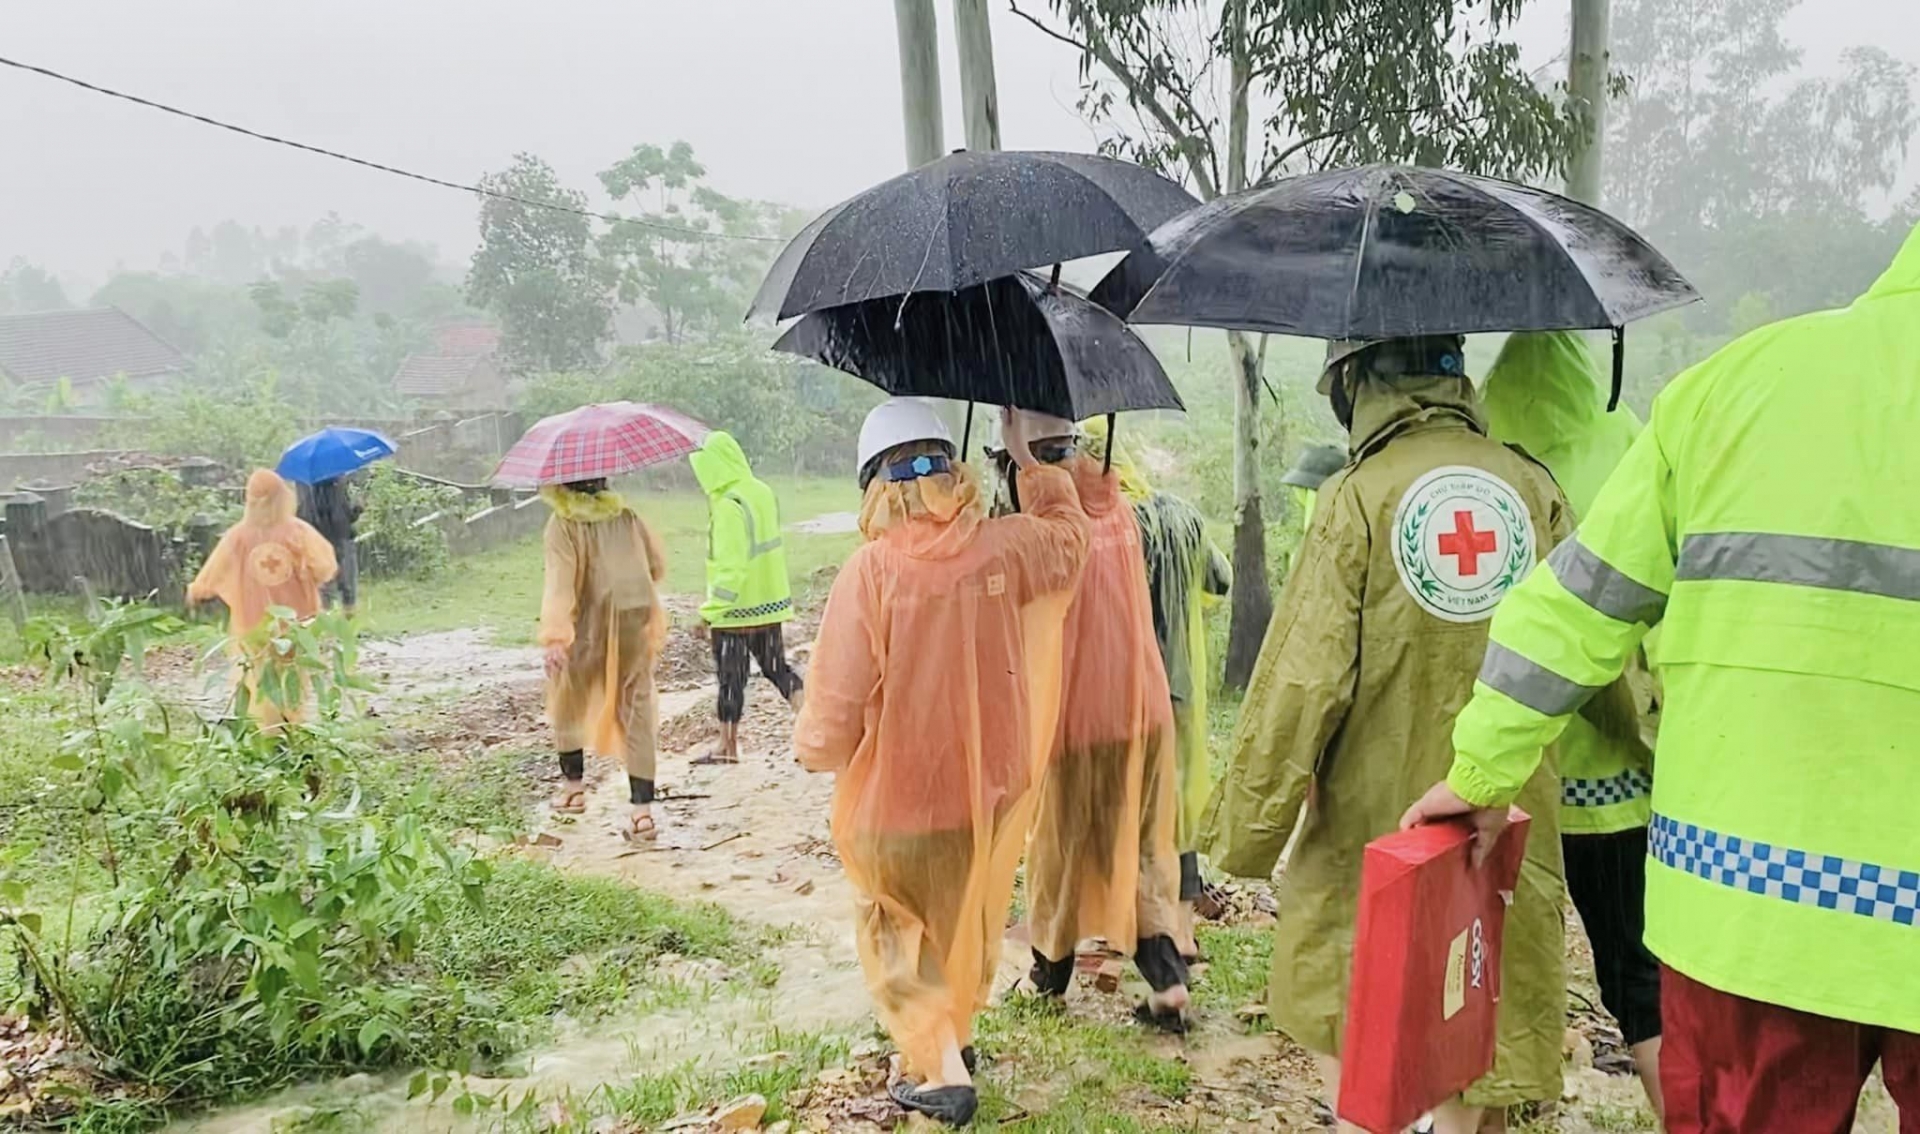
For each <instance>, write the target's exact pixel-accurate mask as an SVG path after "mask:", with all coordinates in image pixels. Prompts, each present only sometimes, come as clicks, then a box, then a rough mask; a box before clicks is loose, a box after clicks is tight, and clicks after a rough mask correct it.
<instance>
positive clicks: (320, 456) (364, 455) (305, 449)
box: [274, 425, 398, 484]
mask: <svg viewBox="0 0 1920 1134" xmlns="http://www.w3.org/2000/svg"><path fill="white" fill-rule="evenodd" d="M397 451H398V450H396V449H395V448H394V445H393V442H391V441H389V440H387V439H386V437H384V436H383V435H381V434H378V433H375V432H374V431H373V430H371V429H349V428H347V427H346V426H341V425H335V426H330V427H328V428H326V429H322V430H321V431H320V432H318V433H315V434H313V435H311V436H308V437H302V438H301V439H300V440H298V441H295V442H294V443H293V444H291V445H289V446H287V451H286V452H284V453H282V454H280V464H279V465H278V466H277V467H275V469H274V471H275V472H277V473H279V474H280V478H281V479H282V480H289V481H292V482H293V483H295V484H319V483H320V482H321V481H323V480H332V479H334V478H335V477H340V476H345V475H347V474H348V473H350V472H356V471H358V470H360V469H363V468H366V467H367V466H368V465H370V464H372V463H373V462H375V461H378V460H384V459H385V458H387V457H391V456H393V454H394V453H395V452H397Z"/></svg>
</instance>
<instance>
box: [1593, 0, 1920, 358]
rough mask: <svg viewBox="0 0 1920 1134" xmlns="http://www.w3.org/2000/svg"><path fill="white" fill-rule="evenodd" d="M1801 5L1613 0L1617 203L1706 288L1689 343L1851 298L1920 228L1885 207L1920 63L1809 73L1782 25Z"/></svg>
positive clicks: (1864, 51) (1865, 53)
mask: <svg viewBox="0 0 1920 1134" xmlns="http://www.w3.org/2000/svg"><path fill="white" fill-rule="evenodd" d="M1798 6H1799V0H1694V2H1692V3H1687V4H1673V3H1668V2H1665V0H1615V8H1614V23H1613V30H1614V45H1613V58H1614V65H1615V67H1617V68H1618V69H1619V70H1620V71H1621V72H1623V73H1624V74H1625V76H1626V79H1627V82H1626V89H1625V93H1624V94H1623V96H1622V97H1620V98H1618V99H1617V100H1616V101H1615V104H1614V107H1613V114H1612V125H1611V129H1610V143H1611V149H1610V151H1609V154H1608V168H1607V177H1606V183H1607V200H1608V204H1609V206H1610V207H1611V208H1613V209H1614V210H1615V211H1617V212H1618V213H1620V214H1621V215H1622V216H1623V217H1624V218H1625V219H1626V220H1628V221H1629V222H1631V223H1633V224H1634V225H1636V226H1637V227H1638V228H1639V229H1640V230H1641V231H1642V232H1643V233H1645V234H1646V235H1647V236H1648V237H1649V238H1650V239H1652V240H1653V241H1654V242H1655V243H1656V244H1658V245H1659V246H1660V247H1661V248H1662V250H1664V251H1665V252H1666V253H1667V254H1668V255H1669V256H1670V257H1672V259H1673V260H1674V262H1675V263H1676V264H1677V265H1678V266H1679V267H1680V269H1681V270H1682V271H1684V272H1686V273H1687V274H1688V276H1689V277H1690V278H1692V279H1693V281H1694V283H1695V284H1696V285H1697V286H1699V287H1700V290H1701V292H1702V293H1703V294H1705V295H1706V296H1707V302H1706V303H1705V304H1703V305H1701V306H1700V307H1698V308H1695V309H1692V310H1690V311H1689V312H1688V313H1687V314H1686V320H1687V322H1688V323H1689V325H1691V326H1693V327H1694V328H1695V329H1696V330H1697V331H1698V332H1699V333H1701V334H1702V335H1704V336H1706V337H1705V338H1703V340H1702V342H1701V343H1700V344H1699V346H1698V349H1696V350H1694V351H1692V352H1690V353H1691V354H1698V353H1700V352H1701V351H1704V350H1706V349H1709V348H1711V346H1712V345H1714V343H1715V342H1716V341H1717V339H1718V338H1719V337H1721V336H1724V335H1730V334H1735V333H1738V332H1739V331H1741V330H1744V329H1748V328H1749V327H1750V326H1751V325H1752V323H1753V322H1754V319H1755V318H1756V315H1757V313H1760V312H1767V313H1772V314H1776V315H1782V316H1784V315H1792V314H1798V313H1800V312H1803V311H1808V310H1812V309H1814V308H1818V307H1826V306H1831V305H1834V304H1837V303H1844V302H1847V301H1848V300H1849V299H1851V298H1852V297H1853V296H1855V295H1858V294H1859V293H1860V291H1861V290H1863V289H1864V288H1865V287H1866V285H1867V284H1868V283H1869V282H1870V281H1871V280H1872V279H1873V277H1874V275H1875V274H1877V273H1878V272H1879V271H1880V270H1881V269H1882V268H1884V267H1885V266H1886V263H1887V260H1888V259H1889V258H1890V257H1891V255H1892V252H1893V249H1894V248H1895V247H1897V246H1898V244H1899V241H1900V239H1901V238H1902V237H1903V236H1904V235H1905V234H1906V232H1907V231H1909V230H1910V228H1911V225H1912V220H1911V217H1910V215H1909V214H1907V213H1903V212H1902V211H1901V210H1899V209H1896V210H1894V213H1893V215H1892V216H1891V217H1889V218H1885V219H1882V218H1880V217H1879V216H1878V215H1877V214H1878V212H1879V210H1880V207H1881V206H1882V205H1883V204H1884V198H1885V197H1886V195H1887V194H1888V193H1889V191H1891V190H1893V189H1894V188H1895V186H1896V185H1898V183H1899V178H1900V174H1901V169H1902V167H1903V166H1904V164H1905V159H1906V155H1907V153H1908V150H1909V147H1910V144H1911V141H1912V139H1913V137H1914V136H1915V132H1916V130H1917V129H1920V112H1917V110H1916V104H1915V100H1914V80H1915V77H1916V68H1914V67H1913V66H1912V65H1910V64H1906V63H1902V62H1899V61H1898V60H1896V59H1894V58H1892V57H1891V56H1889V55H1888V54H1887V53H1886V52H1885V51H1882V50H1881V49H1880V48H1877V47H1854V48H1851V49H1849V50H1847V51H1845V52H1844V53H1842V55H1841V57H1840V66H1839V68H1838V70H1837V72H1835V73H1833V74H1831V75H1828V76H1823V77H1809V76H1804V75H1802V74H1801V56H1800V51H1799V49H1798V48H1795V47H1794V46H1792V44H1791V43H1790V42H1788V40H1787V39H1786V37H1785V36H1784V35H1783V34H1782V32H1781V26H1780V25H1781V22H1782V20H1784V19H1785V18H1786V16H1787V15H1788V14H1789V13H1791V12H1792V11H1793V10H1794V9H1795V8H1796V7H1798ZM1783 264H1792V265H1793V270H1792V271H1783V270H1781V266H1782V265H1783ZM1688 360H1689V359H1688V358H1687V357H1682V358H1681V359H1680V361H1682V362H1685V361H1688Z"/></svg>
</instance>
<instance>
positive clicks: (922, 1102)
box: [887, 1079, 980, 1126]
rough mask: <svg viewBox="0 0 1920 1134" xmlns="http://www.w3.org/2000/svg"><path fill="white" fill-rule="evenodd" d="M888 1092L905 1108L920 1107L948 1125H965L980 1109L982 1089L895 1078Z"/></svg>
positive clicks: (920, 1110)
mask: <svg viewBox="0 0 1920 1134" xmlns="http://www.w3.org/2000/svg"><path fill="white" fill-rule="evenodd" d="M887 1094H888V1096H890V1097H891V1098H892V1099H893V1101H894V1102H896V1103H898V1104H899V1105H900V1108H901V1109H902V1110H911V1111H916V1112H918V1113H920V1114H924V1115H926V1116H927V1117H928V1118H931V1119H934V1120H935V1121H938V1122H944V1123H946V1124H947V1125H948V1126H965V1125H967V1124H968V1123H969V1122H972V1121H973V1113H974V1111H976V1110H979V1109H980V1092H978V1091H976V1090H974V1089H973V1088H972V1087H917V1086H915V1085H913V1084H912V1083H909V1082H907V1081H906V1080H905V1079H898V1080H895V1081H894V1083H893V1085H892V1086H890V1087H888V1088H887Z"/></svg>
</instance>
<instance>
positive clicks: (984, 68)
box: [953, 0, 1000, 151]
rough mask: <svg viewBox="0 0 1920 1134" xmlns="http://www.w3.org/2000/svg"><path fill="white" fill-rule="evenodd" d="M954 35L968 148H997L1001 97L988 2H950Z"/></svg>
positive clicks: (963, 0)
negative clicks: (996, 84)
mask: <svg viewBox="0 0 1920 1134" xmlns="http://www.w3.org/2000/svg"><path fill="white" fill-rule="evenodd" d="M953 36H954V39H955V40H957V41H958V43H959V46H960V105H961V108H962V109H963V110H964V111H965V120H966V124H967V148H968V149H970V150H977V151H985V150H997V149H999V148H1000V95H999V92H998V90H997V89H996V88H995V86H994V81H993V25H992V24H990V23H989V22H988V21H987V0H953Z"/></svg>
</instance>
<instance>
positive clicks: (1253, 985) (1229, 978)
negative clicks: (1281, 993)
mask: <svg viewBox="0 0 1920 1134" xmlns="http://www.w3.org/2000/svg"><path fill="white" fill-rule="evenodd" d="M1198 934H1199V938H1200V953H1201V955H1202V956H1204V957H1206V959H1207V970H1206V972H1205V973H1204V974H1203V975H1202V976H1201V977H1200V979H1199V980H1197V981H1196V982H1195V983H1194V989H1193V995H1194V1005H1195V1007H1196V1009H1197V1010H1198V1011H1199V1012H1201V1013H1202V1014H1204V1015H1209V1016H1213V1017H1216V1018H1218V1019H1225V1020H1231V1019H1233V1018H1234V1016H1233V1014H1234V1013H1235V1012H1236V1011H1238V1010H1239V1009H1241V1008H1243V1007H1246V1006H1247V1005H1249V1004H1264V1003H1266V1000H1267V977H1268V972H1269V966H1270V965H1271V964H1272V961H1273V930H1272V928H1271V927H1254V926H1212V925H1202V926H1201V927H1200V928H1199V930H1198ZM1236 1023H1238V1021H1236ZM1241 1026H1242V1027H1244V1028H1245V1029H1246V1030H1248V1031H1256V1032H1264V1031H1266V1030H1267V1022H1266V1018H1265V1017H1261V1018H1259V1019H1257V1020H1255V1021H1254V1022H1253V1023H1252V1024H1251V1025H1241Z"/></svg>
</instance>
